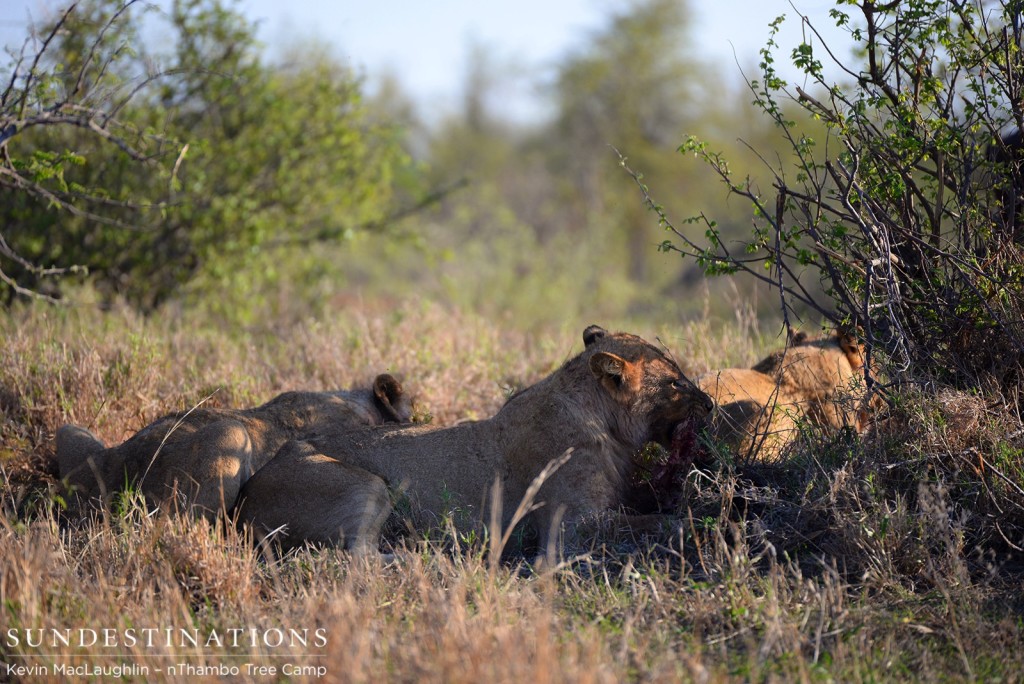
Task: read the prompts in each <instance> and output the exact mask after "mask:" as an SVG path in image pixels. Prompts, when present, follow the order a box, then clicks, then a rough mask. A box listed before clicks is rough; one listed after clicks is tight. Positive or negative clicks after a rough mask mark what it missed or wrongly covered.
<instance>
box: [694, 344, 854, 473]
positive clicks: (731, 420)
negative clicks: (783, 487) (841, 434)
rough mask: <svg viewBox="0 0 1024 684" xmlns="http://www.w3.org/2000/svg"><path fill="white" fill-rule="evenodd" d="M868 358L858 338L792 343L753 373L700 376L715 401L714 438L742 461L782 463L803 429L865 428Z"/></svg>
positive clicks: (731, 370)
mask: <svg viewBox="0 0 1024 684" xmlns="http://www.w3.org/2000/svg"><path fill="white" fill-rule="evenodd" d="M863 367H864V355H863V349H862V347H861V346H860V344H858V342H857V340H856V338H855V337H853V336H851V335H848V334H846V333H836V334H832V335H828V336H825V337H819V338H809V337H807V336H806V335H804V334H803V333H798V334H797V335H795V336H794V337H793V339H792V340H791V342H790V344H789V345H788V346H787V347H786V348H785V349H782V350H779V351H776V352H773V353H772V354H770V355H769V356H768V357H767V358H765V359H764V360H763V361H761V362H760V363H758V364H756V365H755V366H754V367H753V368H726V369H723V370H717V371H711V372H709V373H705V374H704V375H701V376H700V377H698V378H697V380H696V382H697V384H698V385H700V387H701V388H702V389H703V390H704V391H705V392H707V393H708V394H709V395H710V396H711V397H713V398H714V399H715V403H716V404H718V409H717V410H716V412H715V415H714V417H713V418H712V427H713V432H714V435H715V436H716V437H717V438H718V439H719V440H720V441H721V442H723V443H725V444H726V445H728V446H729V447H730V448H731V449H733V450H734V451H735V452H736V453H737V454H738V455H739V456H740V457H741V458H745V459H757V460H776V459H778V458H779V457H780V456H781V455H782V454H783V452H784V451H785V450H786V448H787V447H788V446H789V444H790V443H791V442H792V441H793V440H794V439H795V438H796V436H797V435H798V428H799V426H800V425H801V424H804V423H806V424H809V425H813V426H817V427H824V428H841V427H843V426H850V427H853V428H855V429H857V430H860V429H862V428H863V427H864V423H865V419H866V416H865V408H864V395H865V392H864V377H863Z"/></svg>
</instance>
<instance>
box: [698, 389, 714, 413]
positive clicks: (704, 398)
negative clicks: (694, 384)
mask: <svg viewBox="0 0 1024 684" xmlns="http://www.w3.org/2000/svg"><path fill="white" fill-rule="evenodd" d="M700 405H701V406H703V407H704V410H705V411H707V412H708V413H711V411H712V409H714V408H715V402H714V400H712V399H711V397H709V396H708V395H707V394H705V393H704V392H701V393H700Z"/></svg>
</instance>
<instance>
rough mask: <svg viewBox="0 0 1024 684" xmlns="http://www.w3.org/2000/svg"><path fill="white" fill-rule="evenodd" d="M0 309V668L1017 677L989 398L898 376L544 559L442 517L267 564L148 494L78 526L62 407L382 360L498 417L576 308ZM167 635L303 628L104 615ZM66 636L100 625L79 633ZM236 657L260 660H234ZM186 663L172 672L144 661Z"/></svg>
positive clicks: (232, 398)
mask: <svg viewBox="0 0 1024 684" xmlns="http://www.w3.org/2000/svg"><path fill="white" fill-rule="evenodd" d="M588 322H590V321H588ZM593 322H598V323H604V324H605V325H607V326H608V327H627V326H625V325H623V326H616V325H615V324H614V322H602V321H593ZM628 327H629V328H630V329H631V330H632V331H634V332H638V333H641V334H643V335H645V336H647V337H648V338H653V337H657V338H659V339H661V340H662V341H663V342H664V343H665V344H666V345H667V346H668V347H669V348H670V349H671V350H672V351H673V352H674V353H675V354H676V355H677V356H678V357H680V361H681V362H682V363H683V364H684V365H686V366H688V367H689V368H690V369H691V370H692V371H701V370H705V369H707V368H712V367H721V366H726V365H746V364H749V363H752V362H753V361H755V360H756V359H757V358H758V356H759V355H760V354H762V353H763V352H764V351H765V349H766V347H769V346H772V345H773V343H774V342H775V340H774V339H773V332H774V331H772V330H761V329H759V328H758V327H757V325H756V323H755V322H754V321H753V320H752V319H751V318H749V317H745V316H739V317H738V318H737V321H736V322H734V323H733V324H730V325H727V326H725V327H720V326H715V325H712V324H711V323H709V322H708V321H699V322H695V323H689V324H685V325H675V326H669V325H663V326H661V327H652V328H650V329H644V328H642V327H637V326H635V325H634V326H628ZM3 329H4V330H5V333H4V342H5V344H4V345H3V346H2V347H0V465H2V469H3V475H2V477H3V490H2V493H0V549H3V553H2V555H0V680H4V679H18V680H25V681H60V680H61V679H62V678H63V676H64V675H61V674H58V673H56V672H55V671H54V669H53V667H54V665H55V664H56V663H71V664H74V665H79V666H81V665H86V666H88V667H113V666H117V665H119V664H124V663H130V664H134V665H135V666H136V667H138V666H146V667H149V668H150V669H149V671H148V672H146V673H145V674H142V673H140V672H138V671H129V672H122V675H123V677H124V678H125V679H127V680H130V681H154V680H163V681H186V680H187V681H190V682H192V681H206V680H216V679H218V678H219V675H220V672H219V671H216V670H213V669H209V670H202V669H199V668H217V667H223V666H225V664H227V665H234V666H238V667H241V668H243V670H242V671H241V672H240V673H239V678H242V679H248V680H253V681H279V680H282V679H286V680H291V681H307V680H317V681H345V682H348V681H353V682H359V681H374V682H376V681H417V682H420V681H426V682H430V681H437V682H463V681H466V682H468V681H473V682H476V681H511V680H515V681H522V680H524V679H528V680H533V681H541V682H543V681H552V682H554V681H559V682H560V681H608V682H612V681H615V682H618V681H699V682H713V681H736V680H746V681H786V682H788V681H880V680H881V681H922V680H923V681H936V680H943V681H945V680H986V681H996V680H1002V681H1017V680H1020V679H1021V678H1022V677H1024V654H1022V653H1021V649H1020V648H1019V644H1020V643H1022V637H1024V634H1022V632H1024V620H1022V615H1024V606H1022V598H1021V592H1020V586H1021V580H1022V578H1024V563H1021V560H1022V556H1021V553H1020V547H1021V546H1022V545H1024V532H1022V530H1024V525H1022V524H1021V521H1022V520H1024V516H1022V511H1024V498H1022V497H1021V494H1022V490H1021V489H1020V487H1021V484H1022V482H1024V477H1022V469H1024V458H1022V456H1021V449H1022V442H1021V434H1020V432H1019V427H1020V422H1019V416H1017V415H1016V414H1014V413H1013V410H1012V408H1013V405H1012V402H1007V403H1006V404H1004V405H1002V406H995V405H993V404H992V402H991V400H990V399H991V398H989V399H986V398H982V397H977V396H975V397H971V396H966V395H963V394H955V395H954V394H950V393H947V394H942V395H940V394H936V393H928V392H921V393H920V394H918V395H913V396H907V397H905V398H903V400H902V401H903V403H902V404H897V405H896V406H895V407H894V408H893V409H892V410H891V411H890V412H889V413H887V414H886V415H884V416H880V417H879V418H878V421H877V423H876V426H875V428H874V430H873V432H872V433H871V434H869V435H868V436H867V437H866V438H865V439H863V440H860V439H857V438H856V437H855V436H852V435H831V436H816V435H810V434H809V435H807V437H806V439H804V440H803V441H801V443H800V444H798V445H797V446H796V448H795V449H794V452H793V454H792V455H791V458H790V459H788V460H787V461H785V462H783V463H780V464H774V465H761V466H755V465H749V466H747V467H745V468H742V469H740V468H735V467H731V466H729V465H721V464H720V465H718V466H716V467H714V468H711V469H709V470H705V471H695V472H692V473H691V474H690V475H689V477H688V478H687V479H686V481H685V483H684V485H683V486H684V487H685V489H686V491H685V496H684V497H683V503H682V504H681V506H680V509H679V510H678V511H675V512H674V513H673V514H671V515H668V516H667V517H666V525H665V526H664V528H663V531H662V532H661V533H659V534H649V535H648V536H645V537H644V536H639V535H634V534H633V533H631V532H630V531H629V530H621V529H607V530H606V531H605V532H604V533H603V534H602V535H601V536H600V537H599V538H598V539H595V542H594V549H593V552H592V553H591V554H590V555H589V556H588V557H587V558H583V559H580V560H579V561H578V562H576V563H574V564H570V565H568V566H563V567H560V568H556V569H552V570H548V571H544V572H540V573H534V572H531V571H530V570H529V569H528V568H526V566H525V565H524V564H523V563H522V561H521V557H519V556H516V555H515V554H514V553H513V554H508V555H507V556H506V558H505V559H504V560H502V561H497V560H496V559H494V558H492V557H489V556H488V554H487V548H488V546H487V544H486V543H484V542H483V541H482V540H476V541H471V540H466V539H465V538H462V537H459V536H458V535H456V534H454V533H452V532H451V531H449V530H446V529H443V528H442V529H440V530H437V531H435V532H432V533H430V534H427V535H422V536H418V535H412V536H408V535H406V536H404V537H401V538H396V539H393V541H394V543H395V544H397V546H398V553H397V560H396V561H395V562H393V563H391V564H388V565H385V564H384V563H383V562H380V561H378V560H371V561H368V560H365V559H363V560H360V559H352V558H349V557H348V556H346V555H345V554H342V553H337V552H334V551H331V550H316V549H307V550H303V551H300V552H297V553H294V554H291V555H288V556H286V557H284V558H274V557H266V556H263V555H261V553H260V551H259V550H258V549H257V548H256V547H255V546H254V545H253V544H252V543H251V540H249V539H247V538H246V537H245V535H244V534H243V533H240V532H238V531H237V530H235V529H234V528H233V527H232V526H230V525H227V526H224V525H218V526H211V525H209V524H208V523H205V522H200V521H195V520H192V519H186V518H179V517H172V516H166V515H161V514H150V513H148V512H147V511H145V510H144V508H143V507H142V506H141V505H140V502H139V501H137V500H136V499H133V498H132V497H131V496H126V497H124V498H123V499H122V500H121V501H120V502H119V504H118V505H117V506H116V507H115V508H114V509H113V510H111V511H108V512H106V513H105V514H95V515H93V516H91V517H89V518H87V519H84V520H82V519H78V518H76V517H73V516H70V515H67V514H65V513H64V512H62V510H61V506H60V500H59V496H58V491H59V490H58V488H57V487H56V482H55V466H54V464H53V433H54V430H55V429H56V427H58V426H59V425H60V424H62V423H63V422H68V421H70V422H77V423H80V424H84V425H88V426H90V427H91V428H92V429H94V430H95V431H96V432H97V433H98V434H99V435H100V436H101V437H103V438H104V439H106V440H107V441H108V442H116V441H119V440H121V439H123V438H125V437H126V436H127V435H129V434H131V433H132V432H133V431H135V430H137V429H138V428H139V427H141V426H142V425H144V424H146V423H147V422H149V421H151V420H153V419H154V418H156V417H158V416H159V415H161V414H163V413H165V412H168V411H171V410H177V409H180V408H182V407H187V406H190V405H192V404H194V403H196V402H198V401H202V400H204V399H206V398H207V397H209V399H208V401H210V402H214V403H220V404H253V403H257V402H260V401H263V400H265V399H267V398H269V397H270V396H272V395H274V394H275V393H277V392H279V391H282V390H284V389H299V388H306V389H324V388H332V387H341V386H348V385H351V384H355V383H361V382H367V381H368V380H369V379H370V378H372V377H373V375H374V374H376V373H378V372H381V371H384V370H388V371H392V372H397V373H400V374H402V375H403V376H404V377H405V380H406V383H407V385H409V387H410V388H411V389H412V390H413V391H414V392H415V393H416V394H418V396H419V398H420V403H421V411H422V412H423V413H429V414H430V415H431V416H432V419H433V420H434V421H435V422H437V423H441V424H447V423H451V422H454V421H456V420H461V419H464V418H473V417H480V416H484V415H488V414H490V413H493V412H494V411H495V410H497V408H498V407H499V406H500V405H501V403H502V402H503V401H504V397H505V396H506V394H507V392H508V391H509V390H510V388H513V387H515V386H520V385H525V384H528V383H530V382H532V381H534V380H536V379H537V378H539V377H541V376H542V375H544V374H545V373H547V372H549V371H550V370H552V369H553V368H554V367H556V366H558V365H559V364H560V363H561V362H562V361H563V360H564V359H565V358H567V357H568V356H569V355H570V354H571V353H572V352H573V351H574V350H578V349H579V347H580V346H581V342H580V340H579V333H580V331H581V330H582V328H580V329H579V330H577V329H569V328H568V327H567V328H566V329H559V330H550V331H547V332H542V333H536V332H535V333H531V334H525V333H522V332H518V331H516V330H515V328H514V327H513V326H510V325H495V324H493V323H489V322H487V321H484V320H481V319H479V318H476V317H473V316H471V315H467V314H463V313H459V312H457V311H450V310H446V309H443V308H440V307H436V306H433V305H429V304H425V303H421V302H411V303H407V304H405V305H402V306H399V307H396V308H392V309H389V310H373V309H372V307H361V308H356V309H354V310H348V311H342V312H338V315H337V316H336V317H335V318H333V319H331V320H327V321H319V322H313V321H311V322H309V323H308V324H306V325H302V326H298V327H295V328H291V329H287V330H273V329H272V327H271V326H265V327H264V328H263V329H250V330H223V329H220V328H218V326H217V325H215V324H210V323H208V322H204V321H192V320H187V319H184V318H180V317H179V318H174V317H162V318H150V319H141V318H137V317H135V316H133V315H132V314H130V313H127V312H113V313H98V312H90V311H88V310H84V309H78V310H70V311H65V310H57V309H33V310H29V311H23V312H20V313H15V314H9V315H6V317H5V319H4V321H3ZM1015 430H1016V431H1017V432H1015ZM168 627H169V628H173V629H174V630H178V629H185V630H196V631H197V633H198V634H200V637H203V636H208V635H209V634H210V633H217V634H226V633H228V632H229V630H232V629H244V630H247V631H246V634H248V633H250V632H249V631H248V630H253V629H254V630H256V634H258V635H260V636H261V637H262V636H263V635H270V636H271V639H270V640H271V642H273V641H274V637H275V636H276V635H277V634H278V632H277V631H276V630H282V633H287V630H308V634H316V633H318V632H317V631H316V630H322V631H321V632H319V633H320V634H323V635H324V636H325V638H324V641H325V643H322V644H321V643H316V642H315V641H314V640H312V639H311V640H309V642H308V643H306V644H305V645H303V644H302V643H287V640H286V643H284V644H283V645H281V646H270V645H267V644H266V643H262V642H257V643H252V642H248V641H246V640H245V639H243V640H242V643H240V644H237V645H232V644H230V643H223V644H219V643H212V644H206V643H201V644H199V645H191V644H190V643H181V641H180V640H178V639H172V640H171V643H169V644H165V643H162V642H161V643H159V644H158V646H159V647H150V646H147V645H146V644H144V643H134V644H130V645H129V644H125V643H124V642H125V641H126V639H125V637H124V635H125V634H126V632H127V631H128V630H142V629H145V628H158V629H164V628H168ZM27 629H33V630H39V629H43V630H47V631H46V632H45V633H46V634H50V633H51V632H50V631H49V630H57V631H62V630H71V631H72V644H71V645H70V646H64V645H63V644H62V643H58V644H57V645H56V646H52V645H49V644H48V645H47V648H46V649H41V648H36V647H32V646H29V645H27V644H25V643H24V640H22V642H21V643H19V644H17V645H13V644H12V643H11V639H10V638H9V636H8V635H9V630H15V633H16V634H24V630H27ZM79 629H83V630H100V629H109V630H113V633H114V634H115V637H116V638H117V639H119V640H120V643H119V644H118V645H117V647H116V648H114V647H107V646H105V645H103V644H102V643H100V644H94V645H91V646H85V647H78V645H77V644H76V643H75V642H74V641H75V636H74V635H75V633H76V630H79ZM175 634H177V632H175ZM42 652H45V655H40V654H41V653H42ZM247 663H248V664H252V665H253V666H261V667H265V668H269V667H274V668H276V669H277V671H276V673H275V674H273V675H270V674H259V673H257V672H255V671H252V672H249V673H248V674H246V672H245V670H244V666H245V664H247ZM183 664H184V665H189V666H191V667H192V668H194V669H193V670H191V671H187V672H184V673H183V672H181V671H177V672H175V673H173V674H172V673H171V671H170V670H169V669H168V668H169V666H179V665H183ZM285 664H288V665H290V666H291V667H296V668H303V667H309V668H323V670H320V671H317V670H308V671H307V670H303V669H299V670H298V671H291V670H289V672H288V673H283V672H282V669H283V667H284V666H285ZM8 665H11V666H21V667H24V668H30V667H32V666H35V667H39V666H46V671H43V670H42V669H37V670H35V671H32V670H30V669H25V670H17V669H15V670H11V671H9V670H7V667H8ZM156 668H161V669H160V671H159V672H157V671H156ZM196 672H199V673H200V674H196ZM264 672H266V671H264ZM320 673H322V676H320ZM98 678H99V677H97V679H98Z"/></svg>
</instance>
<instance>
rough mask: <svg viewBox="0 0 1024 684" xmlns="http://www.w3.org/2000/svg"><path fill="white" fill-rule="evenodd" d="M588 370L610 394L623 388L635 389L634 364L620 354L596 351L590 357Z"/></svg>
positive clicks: (635, 375)
mask: <svg viewBox="0 0 1024 684" xmlns="http://www.w3.org/2000/svg"><path fill="white" fill-rule="evenodd" d="M590 370H591V372H592V373H593V374H594V375H595V376H596V377H597V379H598V380H600V381H601V384H602V385H604V386H605V387H606V388H607V389H608V391H610V392H612V394H616V393H618V392H621V391H622V390H623V389H624V388H628V389H630V390H633V389H636V388H635V385H636V384H637V372H636V365H635V364H632V363H630V362H629V361H626V360H625V359H624V358H622V357H621V356H616V355H615V354H610V353H608V352H597V353H596V354H594V355H593V356H591V357H590Z"/></svg>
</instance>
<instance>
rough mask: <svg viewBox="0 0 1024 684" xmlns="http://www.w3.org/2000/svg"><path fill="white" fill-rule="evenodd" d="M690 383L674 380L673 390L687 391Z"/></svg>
mask: <svg viewBox="0 0 1024 684" xmlns="http://www.w3.org/2000/svg"><path fill="white" fill-rule="evenodd" d="M687 386H688V383H687V382H686V381H684V380H673V381H672V389H674V390H675V391H677V392H683V391H685V390H686V389H687Z"/></svg>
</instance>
